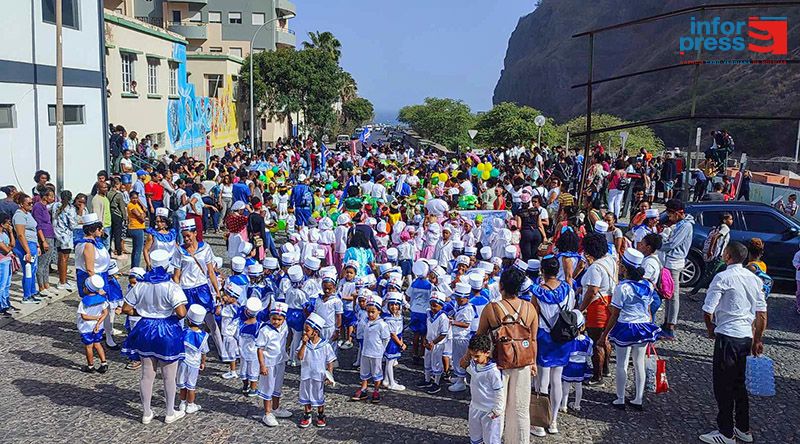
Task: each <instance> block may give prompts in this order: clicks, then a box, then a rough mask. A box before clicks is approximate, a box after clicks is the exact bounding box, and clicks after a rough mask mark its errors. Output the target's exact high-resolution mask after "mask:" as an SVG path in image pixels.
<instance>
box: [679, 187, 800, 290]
mask: <svg viewBox="0 0 800 444" xmlns="http://www.w3.org/2000/svg"><path fill="white" fill-rule="evenodd" d="M686 212H687V213H688V214H691V215H692V217H694V219H695V221H694V236H693V238H692V248H691V250H690V252H689V256H688V257H687V258H686V267H685V268H684V270H683V273H682V275H681V286H682V287H683V288H686V287H689V286H693V285H694V284H695V283H697V280H698V279H699V278H700V275H701V274H702V272H703V267H704V266H705V262H704V261H703V259H702V257H703V254H702V251H703V243H704V242H705V240H706V238H707V237H708V233H709V231H711V230H712V229H713V228H714V227H716V226H717V225H719V223H720V217H721V216H722V214H723V213H731V214H732V215H733V226H732V227H731V241H737V242H741V243H747V241H749V240H750V239H751V238H754V237H757V238H760V239H761V240H763V241H764V258H763V260H764V262H766V264H767V273H768V274H769V275H770V276H771V277H772V278H773V279H776V280H777V279H780V280H791V281H793V280H794V279H795V269H794V267H793V266H792V257H794V254H795V253H796V252H797V250H798V248H800V222H799V221H798V220H797V219H794V218H791V217H788V216H786V215H785V214H783V213H781V212H780V211H778V210H777V209H775V208H773V207H771V206H769V205H766V204H762V203H756V202H744V201H737V202H695V203H689V204H687V206H686Z"/></svg>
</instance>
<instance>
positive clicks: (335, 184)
mask: <svg viewBox="0 0 800 444" xmlns="http://www.w3.org/2000/svg"><path fill="white" fill-rule="evenodd" d="M331 185H333V189H334V190H338V189H339V182H337V181H335V180H334V181H333V182H331Z"/></svg>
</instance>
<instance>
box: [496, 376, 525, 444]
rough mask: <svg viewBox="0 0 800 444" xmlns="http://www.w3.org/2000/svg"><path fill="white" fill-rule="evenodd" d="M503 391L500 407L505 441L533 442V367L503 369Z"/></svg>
mask: <svg viewBox="0 0 800 444" xmlns="http://www.w3.org/2000/svg"><path fill="white" fill-rule="evenodd" d="M501 374H502V375H503V393H502V394H501V399H500V408H501V409H502V411H503V416H502V421H501V424H500V433H501V434H502V435H503V442H507V443H518V444H529V443H530V442H531V415H530V410H531V367H530V366H527V367H523V368H514V369H510V370H503V371H502V372H501Z"/></svg>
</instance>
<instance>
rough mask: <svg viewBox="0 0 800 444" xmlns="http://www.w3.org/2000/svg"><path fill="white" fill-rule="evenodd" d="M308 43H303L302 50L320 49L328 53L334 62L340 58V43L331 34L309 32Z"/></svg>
mask: <svg viewBox="0 0 800 444" xmlns="http://www.w3.org/2000/svg"><path fill="white" fill-rule="evenodd" d="M308 39H309V41H307V42H303V49H315V48H316V49H322V50H323V51H325V52H328V53H329V54H330V55H331V56H332V57H333V59H334V60H336V62H337V63H338V62H339V58H340V57H341V56H342V43H341V42H340V41H339V39H337V38H336V37H335V36H334V35H333V34H332V33H330V32H328V31H325V32H319V31H317V32H309V33H308Z"/></svg>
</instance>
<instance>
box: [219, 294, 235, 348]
mask: <svg viewBox="0 0 800 444" xmlns="http://www.w3.org/2000/svg"><path fill="white" fill-rule="evenodd" d="M220 317H221V321H220V331H221V333H222V348H221V349H220V350H219V354H220V359H221V360H222V362H233V361H235V360H237V359H239V304H236V303H233V304H225V305H223V306H222V308H221V309H220Z"/></svg>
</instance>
